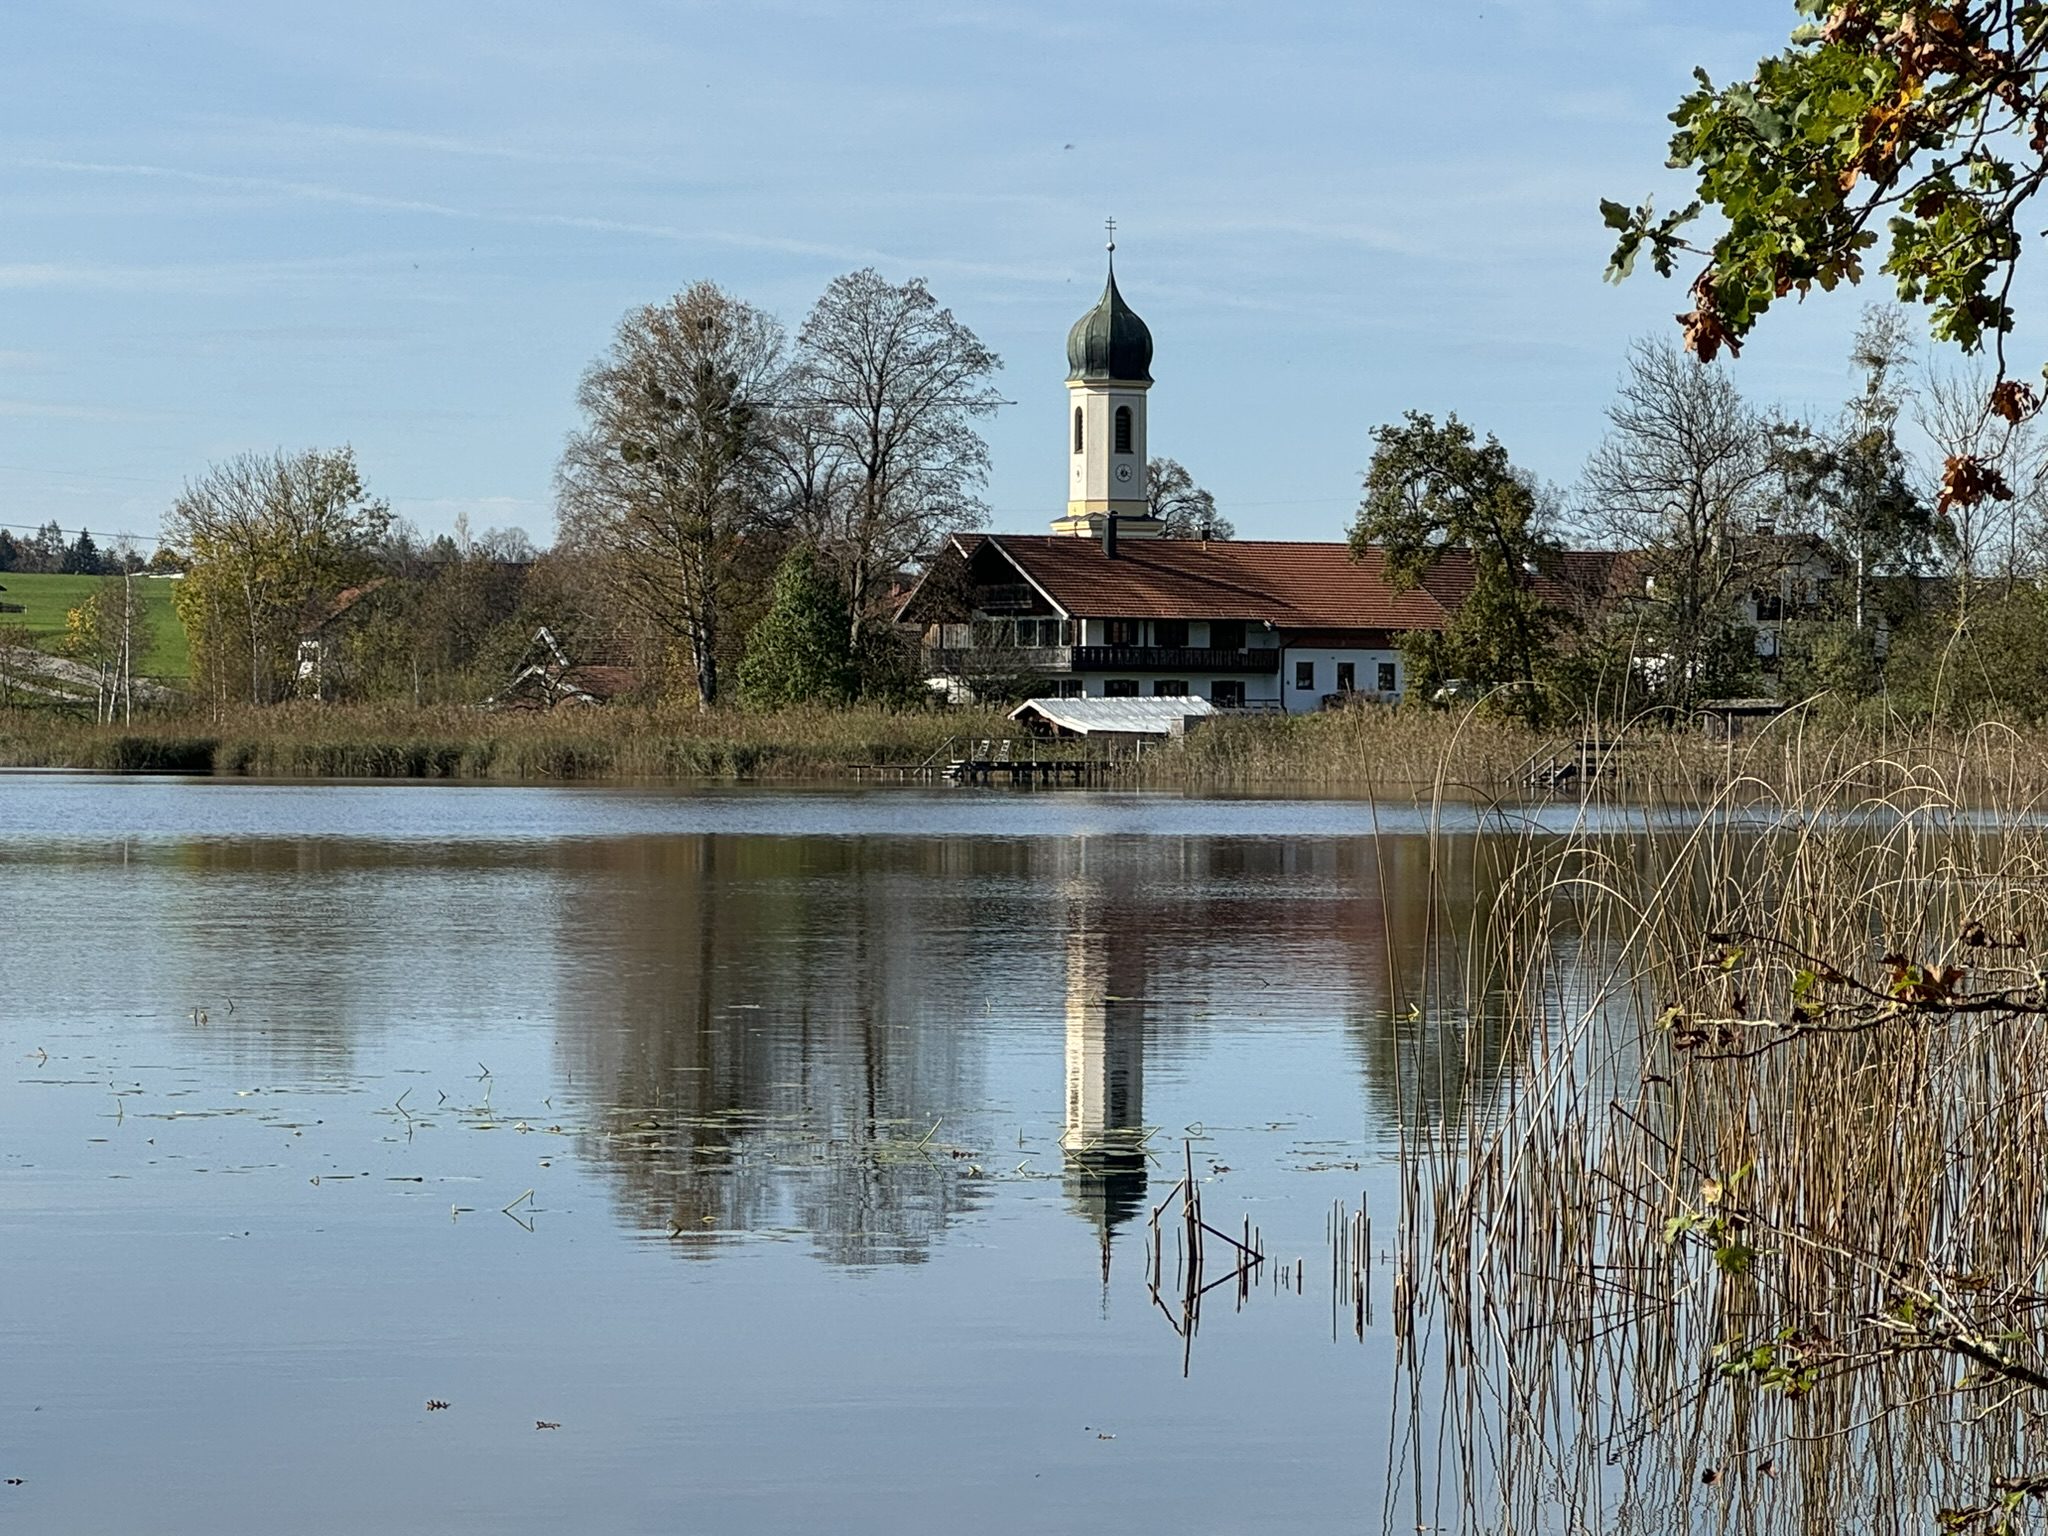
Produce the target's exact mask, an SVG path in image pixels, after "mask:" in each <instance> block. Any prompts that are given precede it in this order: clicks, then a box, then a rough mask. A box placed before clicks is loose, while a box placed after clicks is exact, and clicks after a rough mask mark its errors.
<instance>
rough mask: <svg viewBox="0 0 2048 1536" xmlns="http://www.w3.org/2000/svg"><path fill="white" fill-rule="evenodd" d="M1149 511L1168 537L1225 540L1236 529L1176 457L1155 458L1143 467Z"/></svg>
mask: <svg viewBox="0 0 2048 1536" xmlns="http://www.w3.org/2000/svg"><path fill="white" fill-rule="evenodd" d="M1145 484H1146V499H1147V506H1148V510H1149V511H1150V512H1151V514H1152V515H1153V516H1154V517H1156V518H1158V519H1159V520H1160V521H1161V522H1162V523H1164V524H1165V525H1166V528H1165V536H1166V537H1167V538H1169V539H1228V538H1232V537H1234V536H1235V535H1236V533H1237V530H1236V529H1235V528H1233V527H1231V525H1230V519H1229V518H1227V517H1223V516H1221V515H1219V514H1218V513H1217V511H1216V498H1215V497H1214V496H1212V495H1211V494H1210V493H1209V492H1207V491H1205V490H1203V489H1202V487H1201V486H1199V485H1197V484H1195V477H1194V476H1193V475H1191V474H1189V473H1188V472H1187V470H1186V469H1185V468H1183V467H1182V465H1181V463H1180V461H1179V460H1177V459H1154V460H1152V461H1151V462H1150V463H1149V464H1147V465H1146V466H1145Z"/></svg>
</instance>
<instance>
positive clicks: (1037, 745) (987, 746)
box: [860, 738, 1137, 789]
mask: <svg viewBox="0 0 2048 1536" xmlns="http://www.w3.org/2000/svg"><path fill="white" fill-rule="evenodd" d="M1047 745H1048V743H1046V742H1044V741H1040V740H1036V739H1032V738H1026V739H1024V740H1021V741H1020V740H1002V739H996V738H988V739H983V740H978V741H960V740H957V739H955V740H952V741H948V742H947V743H946V744H945V745H944V746H943V747H941V748H939V750H938V751H936V752H934V753H933V754H932V755H931V756H930V757H928V758H926V759H925V760H924V761H923V762H921V763H903V764H891V765H887V766H884V767H880V768H868V769H863V770H861V774H860V776H861V777H874V778H888V779H897V780H905V779H912V780H922V781H924V782H926V783H935V782H939V781H944V782H946V783H948V784H1008V785H1011V786H1013V787H1016V788H1020V789H1021V788H1031V787H1034V786H1043V787H1048V788H1050V787H1053V786H1056V785H1064V786H1070V787H1073V788H1085V787H1086V786H1088V785H1091V784H1104V783H1107V782H1109V781H1110V780H1111V779H1113V778H1115V777H1116V776H1117V775H1118V774H1120V773H1122V772H1123V771H1124V770H1125V769H1126V768H1128V767H1130V766H1131V764H1132V763H1134V762H1136V761H1137V754H1136V753H1133V752H1125V753H1121V754H1103V753H1100V752H1098V753H1093V754H1088V755H1079V754H1072V753H1055V752H1049V751H1047V750H1046V747H1047Z"/></svg>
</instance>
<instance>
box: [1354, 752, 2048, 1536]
mask: <svg viewBox="0 0 2048 1536" xmlns="http://www.w3.org/2000/svg"><path fill="white" fill-rule="evenodd" d="M1737 767H1738V770H1740V769H1741V767H1742V764H1741V763H1740V762H1738V764H1737ZM1769 767H1770V769H1771V777H1770V779H1768V780H1766V779H1765V778H1763V777H1761V776H1753V775H1748V774H1746V773H1744V772H1741V771H1738V772H1737V774H1736V775H1735V776H1734V777H1733V778H1730V779H1728V780H1727V781H1726V782H1723V783H1721V784H1720V785H1718V786H1717V787H1716V788H1715V790H1714V791H1713V792H1712V793H1711V794H1707V795H1703V796H1701V797H1699V798H1698V799H1697V800H1695V801H1694V802H1693V803H1692V805H1691V806H1690V807H1689V813H1688V814H1686V815H1685V816H1683V817H1681V818H1679V819H1677V821H1676V823H1675V824H1674V821H1673V818H1672V815H1671V811H1672V808H1671V807H1669V806H1665V807H1662V808H1661V810H1660V813H1659V815H1658V816H1656V817H1654V818H1653V817H1651V816H1649V815H1648V814H1647V813H1645V812H1642V811H1641V810H1639V809H1637V810H1632V809H1631V808H1630V807H1628V806H1627V805H1625V804H1620V803H1616V802H1614V801H1612V800H1609V799H1606V798H1604V797H1602V796H1600V795H1598V794H1589V795H1588V796H1587V797H1586V799H1585V800H1584V801H1583V802H1582V804H1581V811H1582V814H1581V815H1580V816H1579V818H1578V820H1577V823H1576V825H1575V826H1573V827H1572V829H1571V830H1569V831H1567V832H1565V833H1563V834H1562V835H1558V834H1553V833H1542V832H1538V831H1537V830H1536V829H1535V828H1534V826H1533V825H1532V826H1529V827H1527V828H1525V829H1523V830H1522V831H1520V832H1509V833H1504V834H1499V835H1491V836H1488V837H1485V838H1483V839H1480V838H1475V839H1474V840H1473V841H1472V843H1471V844H1470V845H1469V846H1459V845H1454V844H1453V841H1452V839H1451V838H1450V837H1449V835H1448V834H1446V833H1444V832H1443V831H1442V830H1441V829H1439V832H1438V834H1437V839H1436V841H1437V844H1438V845H1439V846H1438V851H1437V853H1435V854H1433V857H1432V865H1433V869H1434V870H1436V871H1438V872H1440V873H1442V874H1443V875H1444V877H1445V878H1444V880H1443V882H1442V886H1441V888H1440V887H1439V885H1438V883H1437V882H1436V881H1435V880H1434V879H1433V883H1432V891H1433V893H1435V894H1436V895H1437V897H1438V900H1437V905H1438V908H1439V914H1438V921H1437V923H1436V925H1435V926H1434V928H1433V929H1432V932H1431V934H1430V938H1429V942H1428V963H1427V964H1426V965H1425V966H1424V967H1422V970H1421V975H1420V986H1419V993H1420V1002H1419V1005H1418V1006H1419V1007H1420V1009H1421V1010H1422V1013H1423V1016H1424V1018H1425V1019H1434V1020H1451V1021H1455V1022H1456V1023H1457V1024H1458V1025H1459V1026H1460V1027H1461V1028H1462V1038H1463V1040H1464V1042H1465V1046H1466V1051H1467V1054H1466V1055H1465V1056H1464V1058H1463V1059H1462V1060H1457V1059H1447V1058H1446V1057H1442V1056H1440V1057H1439V1058H1438V1064H1439V1066H1440V1068H1442V1069H1443V1070H1445V1071H1447V1072H1450V1073H1452V1074H1455V1075H1459V1076H1461V1077H1462V1079H1463V1081H1465V1082H1467V1083H1490V1084H1491V1085H1492V1092H1491V1096H1490V1098H1489V1099H1488V1100H1487V1101H1486V1102H1485V1103H1484V1104H1483V1105H1481V1106H1480V1107H1479V1108H1477V1109H1476V1110H1474V1111H1472V1112H1469V1113H1467V1114H1465V1115H1463V1116H1461V1117H1457V1118H1455V1119H1451V1118H1445V1119H1442V1120H1439V1121H1436V1122H1431V1121H1428V1120H1427V1119H1425V1118H1424V1117H1420V1116H1418V1117H1417V1118H1416V1122H1415V1123H1413V1124H1408V1125H1404V1126H1403V1130H1402V1137H1401V1155H1402V1170H1401V1171H1402V1179H1401V1186H1400V1188H1401V1211H1400V1220H1399V1226H1398V1230H1397V1236H1396V1240H1395V1273H1394V1281H1395V1301H1394V1306H1395V1316H1394V1326H1395V1335H1396V1339H1397V1341H1398V1348H1399V1360H1400V1366H1401V1369H1402V1370H1403V1371H1404V1373H1405V1374H1406V1377H1407V1380H1408V1383H1409V1386H1408V1390H1407V1399H1408V1409H1407V1419H1408V1422H1407V1424H1406V1427H1405V1429H1404V1433H1403V1437H1402V1439H1401V1441H1400V1443H1399V1455H1398V1458H1397V1465H1396V1466H1395V1467H1394V1469H1393V1472H1394V1476H1395V1479H1396V1481H1397V1482H1398V1483H1399V1484H1400V1485H1402V1486H1403V1487H1404V1488H1406V1490H1407V1491H1408V1493H1409V1495H1410V1496H1411V1497H1412V1499H1413V1501H1414V1504H1415V1511H1414V1512H1416V1513H1418V1520H1419V1521H1427V1523H1431V1524H1452V1525H1455V1526H1457V1527H1458V1528H1462V1529H1471V1530H1495V1529H1510V1530H1516V1531H1540V1530H1551V1529H1556V1530H1568V1529H1587V1528H1597V1529H1602V1530H1640V1531H1645V1532H1648V1531H1682V1530H1692V1529H1706V1528H1708V1527H1710V1526H1711V1527H1714V1528H1717V1529H1727V1528H1739V1529H1744V1530H1754V1531H1778V1530H1783V1531H1794V1530H1802V1531H1803V1530H1815V1529H1856V1530H1869V1531H1900V1532H1905V1531H1924V1530H1929V1529H1933V1528H1934V1523H1935V1521H1936V1518H1937V1514H1938V1512H1939V1511H1941V1510H1944V1509H1945V1510H1949V1511H1952V1512H1955V1513H1952V1514H1951V1516H1950V1517H1949V1518H1950V1519H1951V1522H1952V1523H1951V1526H1950V1527H1948V1528H1952V1529H1957V1530H1972V1531H1977V1530H1982V1531H1987V1532H1988V1531H1990V1530H1993V1529H1995V1528H1996V1526H1995V1523H1994V1522H1995V1521H1996V1520H1998V1519H2001V1518H2004V1513H2005V1511H2004V1506H2005V1504H2007V1503H2009V1502H2011V1501H2012V1500H2014V1499H2017V1500H2018V1501H2019V1502H2020V1503H2021V1504H2022V1505H2026V1504H2028V1503H2029V1501H2030V1500H2031V1499H2032V1497H2033V1496H2032V1494H2031V1493H2029V1492H2028V1491H2027V1489H2028V1487H2029V1486H2030V1485H2028V1484H2027V1483H2026V1482H2025V1479H2027V1478H2030V1477H2035V1476H2038V1475H2040V1474H2042V1473H2048V1361H2044V1355H2043V1351H2042V1349H2041V1347H2040V1344H2041V1341H2040V1324H2041V1314H2042V1312H2043V1311H2044V1310H2048V1295H2044V1294H2043V1292H2044V1290H2048V977H2044V975H2043V973H2042V971H2041V969H2040V966H2039V964H2038V963H2037V960H2036V954H2037V951H2036V949H2035V947H2034V945H2033V941H2032V939H2031V937H2030V936H2031V935H2033V934H2048V818H2044V816H2043V815H2042V804H2041V787H2040V785H2039V783H2037V782H2036V777H2037V773H2039V765H2037V764H2033V763H2029V762H2025V761H2023V760H2022V759H2021V758H2020V756H2019V755H2018V754H2017V743H2016V738H2014V737H2013V736H2012V735H2011V733H2007V732H2001V731H1997V730H1986V731H1981V732H1978V733H1975V734H1973V735H1971V736H1968V737H1964V738H1960V739H1957V740H1954V741H1944V742H1920V743H1915V744H1912V746H1911V748H1910V750H1900V751H1898V752H1896V753H1895V754H1894V755H1893V756H1892V757H1891V758H1889V759H1887V760H1884V761H1881V762H1869V761H1851V760H1848V759H1847V758H1845V756H1844V755H1843V754H1842V753H1841V752H1840V751H1839V750H1838V748H1837V747H1836V746H1835V745H1834V744H1832V743H1826V742H1821V743H1815V744H1812V745H1811V746H1810V747H1809V744H1808V743H1807V742H1805V741H1804V740H1801V739H1798V738H1796V737H1790V738H1788V745H1787V749H1786V750H1784V751H1782V752H1777V753H1775V754H1772V755H1771V756H1770V762H1769ZM1877 783H1882V784H1885V785H1887V786H1888V787H1886V788H1884V789H1883V790H1882V791H1877V790H1872V789H1870V788H1867V787H1866V786H1869V785H1871V784H1877ZM1461 861H1463V862H1464V863H1465V864H1467V865H1471V866H1474V867H1477V868H1480V869H1482V870H1483V871H1484V872H1485V878H1484V880H1483V882H1482V884H1483V885H1484V887H1485V888H1487V889H1490V890H1491V892H1492V893H1493V894H1492V898H1491V900H1490V901H1484V902H1480V903H1477V904H1475V905H1474V906H1473V907H1472V909H1471V912H1472V915H1471V916H1470V917H1469V919H1468V920H1467V921H1465V922H1464V923H1463V924H1462V925H1461V924H1459V923H1458V922H1457V920H1456V917H1455V914H1456V911H1457V906H1456V903H1455V902H1453V901H1451V900H1449V899H1446V898H1445V897H1444V895H1443V894H1442V892H1443V890H1447V889H1448V888H1449V887H1450V885H1451V881H1450V879H1449V872H1450V871H1451V870H1453V869H1454V868H1455V867H1456V866H1457V865H1458V864H1459V863H1460V862H1461ZM1709 935H1721V936H1722V937H1720V938H1710V937H1709ZM1449 1091H1450V1090H1449V1088H1445V1089H1441V1090H1440V1095H1447V1094H1448V1093H1449ZM1440 1102H1446V1103H1448V1102H1451V1100H1450V1098H1449V1097H1447V1096H1446V1097H1441V1098H1440ZM1332 1232H1333V1258H1332V1263H1333V1270H1334V1271H1335V1272H1337V1273H1339V1274H1341V1273H1342V1272H1343V1269H1344V1265H1345V1260H1346V1258H1347V1256H1348V1255H1349V1254H1352V1253H1355V1252H1356V1242H1355V1239H1354V1238H1352V1237H1351V1236H1350V1234H1349V1233H1348V1231H1346V1230H1345V1228H1344V1223H1343V1222H1342V1220H1341V1219H1340V1213H1336V1212H1333V1219H1332ZM1340 1232H1341V1233H1343V1236H1342V1237H1341V1238H1339V1237H1336V1236H1335V1234H1338V1233H1340ZM1391 1507H1392V1506H1391V1505H1390V1508H1391ZM1958 1522H1960V1523H1958ZM1403 1523H1405V1521H1404V1522H1403Z"/></svg>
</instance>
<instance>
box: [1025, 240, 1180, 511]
mask: <svg viewBox="0 0 2048 1536" xmlns="http://www.w3.org/2000/svg"><path fill="white" fill-rule="evenodd" d="M1109 232H1110V241H1109V282H1108V284H1107V286H1105V287H1104V288H1103V290H1102V298H1101V300H1100V301H1099V302H1098V303H1097V304H1096V306H1095V307H1094V308H1093V309H1091V310H1089V311H1088V313H1087V314H1085V315H1083V316H1082V317H1081V318H1080V319H1079V320H1076V321H1075V322H1074V328H1073V329H1072V330H1071V331H1069V332H1068V333H1067V439H1068V441H1067V514H1066V516H1065V517H1060V518H1055V519H1054V520H1053V525H1052V531H1053V532H1054V533H1067V534H1078V535H1080V536H1081V537H1083V538H1099V537H1101V535H1102V533H1103V530H1104V525H1105V524H1106V523H1107V522H1108V521H1109V519H1110V518H1111V517H1114V518H1115V519H1116V531H1117V537H1118V538H1122V539H1145V538H1156V537H1158V535H1159V531H1160V528H1161V524H1160V521H1159V519H1158V518H1156V517H1154V516H1152V514H1151V503H1150V501H1149V499H1148V498H1147V495H1146V483H1145V393H1146V391H1147V390H1149V389H1151V387H1152V333H1151V332H1150V331H1149V330H1147V329H1146V328H1145V322H1144V321H1143V320H1140V319H1139V318H1138V316H1137V313H1136V311H1134V310H1133V309H1132V308H1131V306H1130V305H1128V304H1126V303H1125V302H1124V296H1123V295H1122V294H1121V293H1119V292H1117V287H1116V221H1115V220H1114V219H1112V220H1110V223H1109Z"/></svg>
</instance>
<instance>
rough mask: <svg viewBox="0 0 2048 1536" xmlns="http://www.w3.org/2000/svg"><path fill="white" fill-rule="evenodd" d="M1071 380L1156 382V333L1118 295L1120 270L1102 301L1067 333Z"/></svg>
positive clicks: (1113, 268)
mask: <svg viewBox="0 0 2048 1536" xmlns="http://www.w3.org/2000/svg"><path fill="white" fill-rule="evenodd" d="M1067 377H1068V378H1069V379H1092V380H1110V379H1114V380H1116V381H1117V382H1118V383H1125V384H1150V383H1151V382H1152V333H1151V332H1150V331H1148V330H1147V329H1145V322H1144V321H1142V320H1140V319H1139V318H1138V314H1137V311H1136V310H1134V309H1132V308H1131V306H1130V305H1128V304H1126V303H1125V302H1124V296H1123V295H1122V294H1120V293H1118V292H1117V291H1116V266H1115V264H1114V263H1112V264H1111V266H1110V269H1109V286H1108V287H1106V288H1104V289H1103V290H1102V300H1101V302H1100V303H1098V304H1097V305H1096V306H1095V307H1094V308H1093V309H1091V310H1089V311H1088V313H1087V314H1085V315H1083V316H1082V317H1081V318H1080V319H1078V320H1076V321H1075V322H1074V328H1073V329H1072V330H1071V331H1069V332H1067Z"/></svg>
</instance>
